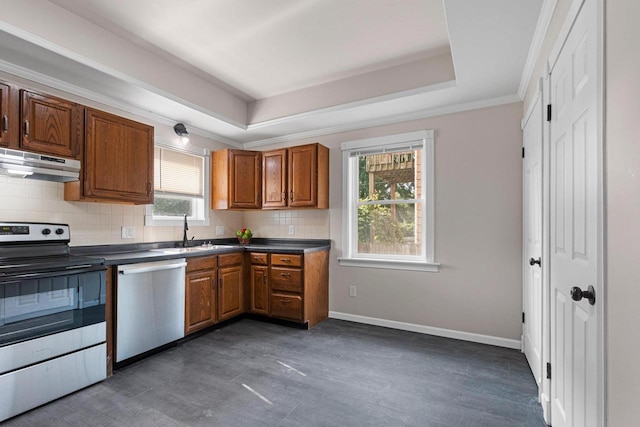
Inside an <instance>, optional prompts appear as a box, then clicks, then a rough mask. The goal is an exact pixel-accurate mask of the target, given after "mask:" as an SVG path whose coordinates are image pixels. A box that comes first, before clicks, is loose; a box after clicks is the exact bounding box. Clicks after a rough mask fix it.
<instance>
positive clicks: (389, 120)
mask: <svg viewBox="0 0 640 427" xmlns="http://www.w3.org/2000/svg"><path fill="white" fill-rule="evenodd" d="M514 102H521V99H520V97H519V96H518V95H517V94H513V95H507V96H501V97H497V98H489V99H485V100H481V101H472V102H464V103H460V104H452V105H447V106H444V107H438V108H432V109H428V110H420V111H414V112H411V113H406V114H398V115H395V116H390V117H384V118H376V119H371V120H363V121H360V122H354V123H349V124H345V125H339V126H333V127H328V128H323V129H317V130H312V131H308V132H300V133H295V134H290V135H283V136H277V137H274V138H268V139H262V140H257V141H251V142H245V143H244V144H243V147H244V148H245V149H253V148H259V147H264V146H267V145H272V144H278V143H281V142H288V141H295V140H299V139H307V138H315V137H318V136H324V135H331V134H334V133H340V132H348V131H352V130H358V129H365V128H370V127H375V126H383V125H388V124H393V123H400V122H407V121H411V120H419V119H426V118H429V117H435V116H441V115H443V114H451V113H459V112H463V111H469V110H477V109H479V108H487V107H495V106H497V105H503V104H512V103H514Z"/></svg>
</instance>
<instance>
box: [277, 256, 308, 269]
mask: <svg viewBox="0 0 640 427" xmlns="http://www.w3.org/2000/svg"><path fill="white" fill-rule="evenodd" d="M271 265H284V266H287V267H302V255H292V254H271Z"/></svg>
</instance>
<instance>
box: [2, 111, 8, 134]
mask: <svg viewBox="0 0 640 427" xmlns="http://www.w3.org/2000/svg"><path fill="white" fill-rule="evenodd" d="M2 132H4V133H7V132H9V118H8V117H7V115H6V114H4V115H3V116H2Z"/></svg>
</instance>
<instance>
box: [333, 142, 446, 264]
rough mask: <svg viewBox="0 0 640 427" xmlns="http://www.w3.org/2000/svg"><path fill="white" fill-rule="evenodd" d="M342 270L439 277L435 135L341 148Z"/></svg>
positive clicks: (349, 143)
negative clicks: (429, 273) (393, 271)
mask: <svg viewBox="0 0 640 427" xmlns="http://www.w3.org/2000/svg"><path fill="white" fill-rule="evenodd" d="M342 152H343V177H344V180H343V183H344V188H343V202H344V206H345V211H344V218H343V236H344V242H343V243H344V244H343V251H344V256H343V257H342V258H340V260H339V261H340V265H346V266H358V267H376V268H392V269H407V270H421V271H438V264H437V263H435V262H434V254H433V250H434V242H433V215H434V206H433V175H434V174H433V131H432V130H429V131H419V132H410V133H405V134H400V135H391V136H386V137H379V138H371V139H365V140H359V141H351V142H345V143H343V144H342Z"/></svg>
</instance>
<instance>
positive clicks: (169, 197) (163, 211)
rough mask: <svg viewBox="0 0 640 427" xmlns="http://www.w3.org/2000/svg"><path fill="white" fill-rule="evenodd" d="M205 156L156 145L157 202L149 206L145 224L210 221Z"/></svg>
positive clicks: (155, 195) (155, 197) (196, 223)
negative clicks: (185, 217)
mask: <svg viewBox="0 0 640 427" xmlns="http://www.w3.org/2000/svg"><path fill="white" fill-rule="evenodd" d="M207 176H208V162H207V161H206V156H200V155H195V154H191V153H187V152H184V151H178V150H175V149H170V148H164V147H158V146H156V147H155V149H154V203H153V205H149V206H147V213H146V217H145V224H146V225H181V224H182V219H183V218H184V216H185V215H187V218H188V219H189V221H190V223H191V224H193V225H209V215H208V213H209V209H207V206H208V197H207V195H208V188H207V187H208V186H207Z"/></svg>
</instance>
